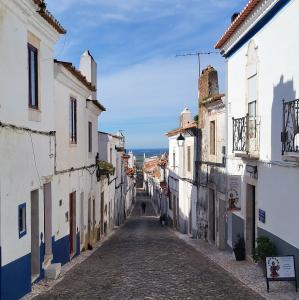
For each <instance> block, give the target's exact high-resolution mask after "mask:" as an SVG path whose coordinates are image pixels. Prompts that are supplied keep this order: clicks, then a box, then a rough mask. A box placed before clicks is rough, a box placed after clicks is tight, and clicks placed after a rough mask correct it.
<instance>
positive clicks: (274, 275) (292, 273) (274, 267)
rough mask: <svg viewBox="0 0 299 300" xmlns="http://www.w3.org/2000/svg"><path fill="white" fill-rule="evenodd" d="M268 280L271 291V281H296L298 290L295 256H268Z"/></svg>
mask: <svg viewBox="0 0 299 300" xmlns="http://www.w3.org/2000/svg"><path fill="white" fill-rule="evenodd" d="M265 263H266V280H267V291H268V292H269V281H294V282H295V287H296V292H297V277H296V264H295V256H294V255H287V256H273V257H266V262H265Z"/></svg>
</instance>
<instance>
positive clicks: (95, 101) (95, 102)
mask: <svg viewBox="0 0 299 300" xmlns="http://www.w3.org/2000/svg"><path fill="white" fill-rule="evenodd" d="M86 101H88V102H91V103H92V104H94V105H95V106H96V107H97V108H99V109H100V110H101V111H106V108H105V107H104V106H103V105H102V104H101V103H100V102H99V101H98V100H91V99H86Z"/></svg>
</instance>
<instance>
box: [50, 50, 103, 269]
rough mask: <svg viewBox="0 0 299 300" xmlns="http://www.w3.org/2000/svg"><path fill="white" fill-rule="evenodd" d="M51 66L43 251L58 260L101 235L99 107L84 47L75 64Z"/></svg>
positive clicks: (65, 259) (92, 68)
mask: <svg viewBox="0 0 299 300" xmlns="http://www.w3.org/2000/svg"><path fill="white" fill-rule="evenodd" d="M54 70H55V72H54V76H55V87H54V99H55V129H56V140H55V149H56V152H55V157H54V170H55V174H54V175H55V176H54V182H53V185H54V189H53V193H52V195H53V199H54V201H53V204H52V214H53V216H55V217H54V218H52V220H53V224H52V237H53V241H52V247H51V245H49V253H46V254H47V255H49V256H50V258H52V262H53V263H62V264H64V263H66V262H68V261H69V260H70V259H71V258H72V257H73V256H75V255H78V254H79V253H80V251H81V249H82V248H83V247H84V248H85V249H86V248H87V246H88V244H90V245H91V244H93V243H94V242H95V241H97V240H99V239H100V237H101V232H100V222H101V218H100V217H101V216H100V214H99V213H98V212H99V211H100V208H101V203H100V192H99V184H98V182H97V176H96V175H97V174H96V169H97V166H96V161H97V160H98V157H97V156H98V134H97V128H98V117H99V115H100V113H101V112H103V111H105V108H104V107H103V106H102V105H101V104H100V103H99V102H98V101H97V100H96V90H97V87H96V83H97V78H96V71H97V67H96V63H95V61H94V59H93V58H92V56H91V55H90V53H89V52H88V51H85V52H84V53H83V55H82V57H81V60H80V70H77V69H76V68H75V67H74V66H73V65H72V64H71V63H69V62H63V61H57V60H55V69H54ZM49 211H50V210H49ZM50 220H51V216H49V222H51V221H50ZM46 225H47V223H46ZM49 226H50V225H49ZM49 244H50V242H49ZM46 249H47V247H46ZM51 249H52V253H51ZM51 255H52V257H51Z"/></svg>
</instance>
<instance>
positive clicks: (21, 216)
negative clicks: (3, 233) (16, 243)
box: [18, 203, 27, 238]
mask: <svg viewBox="0 0 299 300" xmlns="http://www.w3.org/2000/svg"><path fill="white" fill-rule="evenodd" d="M18 224H19V238H21V237H23V236H24V235H26V233H27V229H26V203H23V204H20V205H19V207H18Z"/></svg>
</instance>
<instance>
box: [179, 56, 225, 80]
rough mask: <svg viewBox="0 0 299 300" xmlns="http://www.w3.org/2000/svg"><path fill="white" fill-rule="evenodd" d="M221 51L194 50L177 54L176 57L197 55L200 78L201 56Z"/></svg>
mask: <svg viewBox="0 0 299 300" xmlns="http://www.w3.org/2000/svg"><path fill="white" fill-rule="evenodd" d="M216 53H219V52H217V51H207V52H193V53H184V54H177V55H176V56H175V57H182V56H183V57H184V56H197V60H198V78H199V77H200V57H201V56H202V55H210V54H216Z"/></svg>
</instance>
